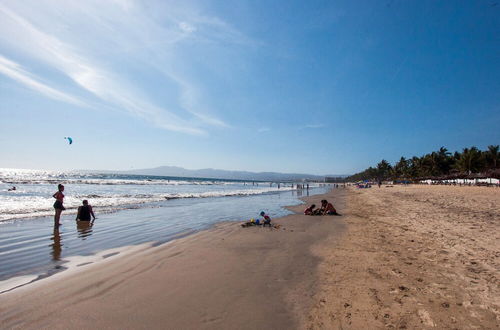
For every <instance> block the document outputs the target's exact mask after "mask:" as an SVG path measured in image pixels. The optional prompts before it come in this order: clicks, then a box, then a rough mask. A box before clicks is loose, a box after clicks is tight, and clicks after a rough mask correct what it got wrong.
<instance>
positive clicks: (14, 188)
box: [7, 186, 16, 191]
mask: <svg viewBox="0 0 500 330" xmlns="http://www.w3.org/2000/svg"><path fill="white" fill-rule="evenodd" d="M14 190H16V187H15V186H12V188H9V189H8V190H7V191H14Z"/></svg>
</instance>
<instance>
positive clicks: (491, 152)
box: [486, 145, 500, 169]
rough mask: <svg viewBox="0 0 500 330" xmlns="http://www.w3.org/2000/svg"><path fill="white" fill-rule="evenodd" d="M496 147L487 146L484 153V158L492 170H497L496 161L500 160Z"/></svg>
mask: <svg viewBox="0 0 500 330" xmlns="http://www.w3.org/2000/svg"><path fill="white" fill-rule="evenodd" d="M498 147H499V146H498V145H496V146H494V145H491V146H488V151H486V157H487V158H488V160H489V161H491V165H492V168H493V169H496V168H497V161H498V159H499V158H500V153H499V152H498Z"/></svg>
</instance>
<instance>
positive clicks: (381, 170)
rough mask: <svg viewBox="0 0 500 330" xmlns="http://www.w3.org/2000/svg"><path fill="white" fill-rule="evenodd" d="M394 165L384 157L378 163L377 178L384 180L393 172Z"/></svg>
mask: <svg viewBox="0 0 500 330" xmlns="http://www.w3.org/2000/svg"><path fill="white" fill-rule="evenodd" d="M391 170H392V166H391V164H389V162H387V161H386V160H385V159H382V160H381V161H380V163H378V164H377V179H378V180H384V179H386V178H388V177H389V176H390V174H391Z"/></svg>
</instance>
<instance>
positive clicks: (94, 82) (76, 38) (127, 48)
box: [0, 0, 245, 134]
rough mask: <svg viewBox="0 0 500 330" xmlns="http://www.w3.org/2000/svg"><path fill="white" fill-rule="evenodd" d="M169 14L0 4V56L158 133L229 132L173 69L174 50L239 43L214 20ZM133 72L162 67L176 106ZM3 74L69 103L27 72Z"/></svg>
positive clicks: (118, 4) (90, 5)
mask: <svg viewBox="0 0 500 330" xmlns="http://www.w3.org/2000/svg"><path fill="white" fill-rule="evenodd" d="M151 7H154V6H151ZM169 9H171V10H168V11H165V12H164V13H163V14H164V16H161V17H160V18H161V19H159V17H158V13H156V12H155V10H153V9H148V8H147V7H143V6H141V3H136V2H135V1H132V0H114V1H113V2H101V1H97V0H95V1H92V0H89V1H85V2H50V1H48V2H45V1H41V2H40V1H32V2H30V1H23V2H11V3H9V4H8V5H7V4H5V3H4V4H0V50H2V48H5V49H6V50H7V51H10V52H11V53H14V54H19V53H20V54H22V55H23V61H26V59H27V58H28V59H30V61H33V60H34V61H36V63H37V64H43V65H46V66H49V67H50V68H52V69H56V70H58V71H60V72H61V73H63V74H64V75H66V76H67V77H69V78H70V79H71V80H72V81H73V82H74V83H75V84H76V85H77V86H79V87H81V88H82V89H83V90H84V91H86V92H88V93H91V94H92V95H94V96H95V97H97V98H98V99H99V100H100V101H101V102H103V103H105V104H106V105H108V106H112V107H114V108H116V109H122V110H126V111H127V112H128V113H130V114H132V115H134V116H138V117H141V118H143V119H144V120H147V121H150V122H152V123H154V124H155V125H157V126H159V127H162V128H165V129H168V130H173V131H179V132H185V133H188V134H204V133H205V132H206V129H207V128H208V127H220V128H224V127H229V125H228V124H227V123H225V122H224V121H223V120H221V119H219V118H217V116H215V115H214V111H213V110H214V109H212V108H211V107H210V106H209V102H206V101H205V100H203V99H202V98H203V91H202V90H203V87H202V86H200V85H199V84H198V83H196V82H195V81H197V80H196V78H195V77H190V76H189V75H186V74H185V73H183V72H182V71H180V70H178V69H177V67H178V66H179V64H180V63H183V61H185V59H184V58H183V57H181V56H180V55H177V53H176V50H177V49H178V48H179V47H181V46H182V45H183V42H184V41H187V40H190V39H189V38H193V39H191V42H200V41H201V42H206V41H210V42H222V43H226V42H230V43H239V42H241V41H242V40H245V38H244V36H243V35H241V34H240V33H239V32H238V31H236V30H235V29H233V28H232V27H231V26H229V25H228V24H227V23H225V22H223V21H222V20H220V19H219V18H217V17H208V16H204V15H201V14H200V13H199V12H198V11H197V10H192V9H190V8H177V7H172V8H169ZM21 13H22V14H21ZM160 23H161V24H160ZM23 61H19V62H20V63H22V62H23ZM122 62H123V63H122ZM139 65H143V66H144V67H145V69H149V70H152V69H154V68H162V69H161V70H159V71H160V72H161V76H163V78H162V79H169V80H170V81H171V82H172V83H175V84H177V87H178V95H177V103H176V104H174V103H175V102H173V101H171V100H170V99H168V102H170V103H168V105H166V104H165V103H164V102H163V100H162V99H161V98H160V99H158V97H155V96H152V95H151V93H150V91H149V89H148V88H147V86H144V85H141V84H140V83H137V82H136V81H135V80H134V78H133V77H134V73H135V72H134V71H132V73H131V74H128V72H127V71H128V70H133V69H132V68H133V67H134V66H137V67H138V66H139ZM30 67H32V66H31V65H30ZM130 67H132V68H130ZM129 68H130V69H129ZM124 69H125V70H124ZM7 70H9V71H8V72H9V73H5V72H7ZM137 70H139V69H137ZM123 71H125V72H123ZM2 72H3V73H4V74H6V75H9V77H11V78H13V79H16V80H17V81H19V82H22V83H23V84H25V85H26V86H28V87H30V88H32V89H37V90H38V91H39V92H41V93H42V94H44V95H46V96H48V97H52V98H58V99H59V100H63V101H66V102H70V101H72V102H75V100H76V98H73V99H74V100H73V99H72V98H71V96H69V95H67V93H64V92H62V91H57V90H55V89H53V88H51V87H48V86H45V85H44V84H42V83H40V82H37V80H36V79H35V78H33V77H34V75H33V74H32V73H29V72H27V71H24V70H23V71H19V70H17V71H16V70H14V71H13V68H12V66H7V65H6V64H4V65H3V71H2ZM157 72H158V71H157ZM140 73H142V71H141V72H140ZM156 79H159V78H158V77H156ZM43 86H45V87H43ZM169 92H172V91H169Z"/></svg>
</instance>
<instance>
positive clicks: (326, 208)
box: [321, 199, 338, 215]
mask: <svg viewBox="0 0 500 330" xmlns="http://www.w3.org/2000/svg"><path fill="white" fill-rule="evenodd" d="M321 214H323V215H338V213H337V210H336V209H335V208H334V207H333V205H332V203H329V202H328V201H327V200H326V199H323V200H322V201H321Z"/></svg>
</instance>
